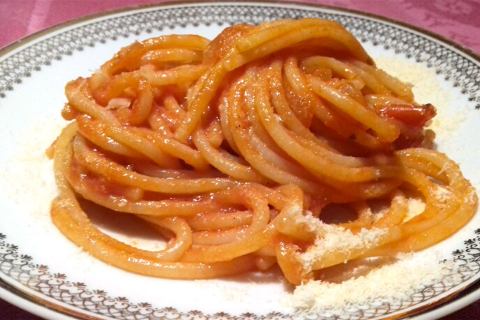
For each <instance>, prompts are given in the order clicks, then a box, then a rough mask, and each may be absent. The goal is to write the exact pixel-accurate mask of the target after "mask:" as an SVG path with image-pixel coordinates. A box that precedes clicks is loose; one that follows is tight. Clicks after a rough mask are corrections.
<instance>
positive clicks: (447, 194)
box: [433, 186, 452, 202]
mask: <svg viewBox="0 0 480 320" xmlns="http://www.w3.org/2000/svg"><path fill="white" fill-rule="evenodd" d="M433 196H434V197H435V199H437V200H438V201H440V202H447V201H448V200H449V199H450V198H451V197H452V192H451V191H450V190H448V189H447V188H444V187H440V186H437V187H436V188H435V190H434V191H433Z"/></svg>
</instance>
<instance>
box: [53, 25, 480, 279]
mask: <svg viewBox="0 0 480 320" xmlns="http://www.w3.org/2000/svg"><path fill="white" fill-rule="evenodd" d="M65 92H66V97H67V99H68V103H67V104H66V105H65V107H64V109H63V112H62V115H63V117H64V118H65V119H67V120H72V121H71V122H70V124H69V125H68V126H67V127H66V128H65V129H64V130H63V132H62V133H61V135H60V136H59V138H58V139H57V140H56V141H55V143H54V144H53V145H52V148H51V149H50V150H49V151H50V155H51V156H52V157H53V158H54V170H55V175H56V181H57V184H58V187H59V195H58V197H57V198H56V199H55V200H54V201H53V204H52V210H51V214H52V219H53V222H54V223H55V225H56V226H57V227H58V229H59V230H60V231H61V232H62V233H63V234H64V235H65V236H66V237H68V238H69V239H70V240H71V241H73V242H74V243H76V244H77V245H78V246H80V247H82V248H83V249H84V250H86V251H87V252H89V253H90V254H91V255H93V256H95V257H97V258H98V259H101V260H103V261H104V262H106V263H108V264H111V265H113V266H116V267H119V268H122V269H125V270H128V271H131V272H135V273H139V274H144V275H150V276H156V277H164V278H176V279H199V278H214V277H222V276H226V275H232V274H237V273H242V272H246V271H250V270H267V269H269V268H271V267H272V266H274V265H278V266H279V267H280V269H281V271H282V272H283V274H284V275H285V278H286V279H287V280H288V281H289V282H291V283H293V284H300V283H302V282H303V281H307V280H309V279H312V278H314V277H315V274H316V273H318V272H320V273H321V271H322V270H325V269H326V268H329V267H332V266H335V265H338V264H343V263H344V262H346V261H356V260H358V259H364V258H367V257H388V256H395V255H396V254H398V253H399V252H408V251H417V250H421V249H423V248H426V247H429V246H432V245H434V244H435V243H437V242H439V241H441V240H443V239H445V238H447V237H449V236H450V235H452V234H453V233H455V232H456V231H457V230H459V229H460V228H461V227H462V226H463V225H465V224H466V223H467V222H468V221H469V219H470V218H471V217H472V216H473V215H474V214H475V211H476V206H477V196H476V194H475V191H474V189H473V187H472V186H471V185H470V183H469V182H468V181H467V180H466V179H465V178H464V177H463V176H462V173H461V172H460V170H459V167H458V166H457V164H455V163H454V162H453V161H452V160H450V159H449V158H448V157H447V156H445V155H444V154H442V153H440V152H437V151H435V150H433V149H432V141H433V137H434V134H433V133H432V132H431V131H430V130H427V129H425V125H426V124H428V122H429V121H430V119H431V118H432V117H433V116H434V115H435V112H436V111H435V108H434V107H433V106H432V105H429V104H427V105H419V104H417V103H415V101H414V97H413V95H412V91H411V87H410V86H409V85H407V84H405V83H402V82H401V81H399V80H397V79H396V78H394V77H392V76H390V75H388V74H387V73H385V72H384V71H382V70H380V69H378V68H376V67H375V64H374V62H373V61H372V59H371V58H370V57H369V56H368V54H367V53H366V52H365V50H364V49H363V48H362V46H361V45H360V43H359V42H358V41H357V40H356V39H355V38H354V37H353V36H352V34H350V33H349V32H348V31H347V30H346V29H344V28H343V27H342V26H341V25H340V24H338V23H336V22H333V21H327V20H320V19H302V20H280V21H274V22H269V23H264V24H261V25H258V26H252V25H245V24H241V25H235V26H232V27H229V28H227V29H225V30H224V31H223V32H222V33H220V34H219V35H218V36H217V37H216V38H215V39H214V40H212V41H209V40H207V39H205V38H203V37H200V36H196V35H167V36H159V37H156V38H152V39H148V40H145V41H142V42H135V43H133V44H132V45H130V46H128V47H125V48H123V49H121V50H120V51H119V52H118V53H117V54H116V55H115V56H114V57H113V58H112V59H111V60H109V61H107V62H106V63H105V64H103V65H102V66H101V68H100V69H99V70H98V71H96V72H95V73H94V74H93V75H91V76H90V77H88V78H78V79H76V80H74V81H71V82H69V83H68V84H67V86H66V90H65ZM412 193H413V194H416V195H417V196H421V197H422V198H423V200H424V202H425V204H426V205H425V209H424V210H423V212H422V213H421V214H419V215H417V216H416V217H414V218H413V219H410V220H408V221H407V220H406V219H405V217H406V214H407V211H408V210H407V194H412ZM80 199H86V200H88V201H91V202H94V203H95V204H97V205H100V206H102V207H104V208H106V209H108V210H109V212H111V215H112V217H111V219H116V218H115V215H118V214H120V213H122V214H131V215H135V216H136V217H138V218H139V219H142V220H144V221H145V222H147V223H148V224H149V225H150V226H151V227H153V228H154V229H155V230H157V231H158V234H159V235H160V236H161V237H164V239H165V241H166V246H165V248H164V249H163V250H160V251H148V250H143V249H141V248H137V247H133V246H131V245H127V244H126V243H123V242H121V241H118V240H116V239H114V238H112V237H111V236H108V235H107V234H106V233H104V232H102V231H101V230H100V229H99V228H98V227H96V226H95V225H94V224H93V223H92V222H91V220H90V219H89V216H88V215H87V214H86V213H85V212H84V210H83V209H82V207H81V204H80V202H79V200H80ZM378 199H381V200H382V201H384V202H386V203H388V209H387V210H386V211H384V212H383V213H382V214H381V215H372V214H371V212H370V214H369V209H370V206H371V205H372V201H376V200H378ZM333 205H335V206H337V208H338V207H341V208H342V207H343V208H347V209H349V210H351V211H352V212H354V213H355V214H356V215H355V216H354V217H353V218H351V219H350V220H349V221H344V222H340V223H339V224H338V226H339V227H341V228H343V229H345V230H349V231H350V232H352V234H354V235H355V234H357V233H359V232H361V231H362V230H363V231H365V230H373V229H375V228H376V229H382V230H385V232H384V234H383V236H382V237H381V238H380V239H379V240H378V241H377V242H375V243H374V245H371V244H370V245H368V244H366V245H364V246H360V247H358V246H357V247H355V248H353V249H351V250H339V251H335V250H333V251H331V252H327V253H326V254H324V255H323V256H322V257H321V258H319V259H318V260H316V261H313V263H312V264H311V265H309V266H308V267H307V266H305V264H304V263H302V259H301V258H300V257H301V256H302V254H303V253H304V252H305V251H307V250H308V249H309V248H310V247H311V246H313V245H314V243H315V242H316V241H318V240H319V239H322V237H325V236H327V235H326V234H322V232H321V231H320V232H319V231H318V230H317V231H315V230H316V229H315V228H312V226H311V225H309V223H306V222H305V221H319V222H320V221H322V214H323V213H324V212H325V210H326V208H328V207H331V206H333ZM370 211H371V210H370Z"/></svg>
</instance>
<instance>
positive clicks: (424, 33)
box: [0, 0, 480, 319]
mask: <svg viewBox="0 0 480 320" xmlns="http://www.w3.org/2000/svg"><path fill="white" fill-rule="evenodd" d="M209 5H212V6H235V5H247V6H248V5H250V6H255V5H265V6H268V5H271V6H274V7H277V8H282V6H283V5H286V6H289V7H287V8H292V9H295V8H296V9H302V8H304V9H305V8H307V9H308V8H311V9H313V10H315V9H316V10H322V9H324V10H325V12H324V13H329V11H330V12H331V13H332V14H335V13H337V14H344V15H345V14H347V15H351V16H353V17H355V15H356V16H358V17H359V18H367V19H369V20H372V21H375V20H376V21H377V22H381V23H386V24H389V25H392V26H394V27H397V28H398V27H400V28H401V29H404V30H405V31H410V32H412V31H413V32H415V33H416V34H417V35H420V37H423V38H427V39H428V38H431V40H432V41H434V42H439V43H440V44H442V45H443V46H449V47H451V48H453V49H454V50H452V51H454V52H455V51H459V52H457V54H460V55H463V56H464V58H470V59H472V60H473V61H472V62H473V63H474V64H476V65H479V66H480V55H478V54H476V53H475V52H473V51H471V50H470V49H468V48H465V47H463V46H461V45H459V44H457V43H455V42H453V41H451V40H449V39H446V38H445V37H443V36H441V35H438V34H436V33H433V32H430V31H428V30H425V29H422V28H419V27H416V26H413V25H410V24H408V23H404V22H401V21H397V20H394V19H390V18H386V17H382V16H379V15H375V14H371V13H365V12H361V11H357V10H351V9H346V8H340V7H335V6H328V5H317V4H312V3H300V2H292V1H265V0H262V1H238V2H237V1H218V2H217V1H205V2H200V3H199V2H195V1H188V0H187V1H167V2H163V3H160V4H148V5H139V6H128V7H124V8H121V9H116V10H110V11H104V12H100V13H96V14H92V15H88V16H84V17H80V18H77V19H74V20H70V21H67V22H63V23H60V24H57V25H54V26H51V27H49V28H46V29H43V30H41V31H38V32H35V33H33V34H31V35H28V36H26V37H24V38H21V39H19V40H17V41H15V42H13V43H11V44H9V45H7V46H5V47H3V48H1V49H0V57H5V56H8V55H9V54H10V53H11V52H13V51H15V50H16V49H18V48H21V47H22V46H24V45H25V46H27V47H28V44H30V43H31V42H34V41H35V40H37V39H39V38H41V37H44V36H48V35H49V34H52V33H55V32H56V31H60V30H62V29H65V30H67V29H68V27H72V26H75V25H79V24H88V23H89V22H93V21H95V20H97V19H99V20H102V18H107V17H108V16H112V17H113V16H119V15H120V16H119V17H121V14H123V13H129V12H135V11H142V10H148V9H152V10H153V9H155V8H158V9H159V10H161V9H166V8H167V7H171V8H172V9H175V7H176V8H182V7H189V6H190V7H200V6H209ZM144 12H146V11H144ZM477 101H478V99H477ZM476 108H477V107H476ZM0 236H1V234H0ZM0 240H2V238H1V237H0ZM467 282H468V281H466V282H462V284H464V283H467ZM478 283H479V280H475V281H473V282H471V283H468V285H467V286H468V287H478V288H476V289H475V290H474V291H472V292H470V293H469V294H468V295H467V296H466V297H471V295H475V294H476V295H477V298H478V297H479V296H480V290H479V289H480V285H478ZM19 284H20V283H19ZM3 290H5V291H7V292H9V293H11V294H13V295H14V296H15V297H16V298H15V299H10V300H12V301H13V300H14V301H13V302H11V303H14V304H16V305H17V306H19V307H20V308H24V307H25V306H24V305H22V304H21V302H23V303H25V302H26V303H33V304H34V305H36V306H38V307H41V308H40V309H39V310H41V309H42V308H48V310H49V311H51V312H53V313H55V314H57V315H59V316H62V317H63V318H65V319H72V318H71V313H72V312H73V313H74V314H75V315H77V316H80V317H81V318H86V319H101V318H102V316H100V315H96V316H95V317H94V318H91V317H90V316H88V315H84V314H78V313H76V312H75V310H74V309H73V308H74V307H71V308H68V309H65V308H64V307H62V306H61V305H56V304H53V305H52V304H51V303H45V302H44V303H42V302H39V301H38V300H45V299H42V298H40V299H39V298H38V297H33V296H32V295H30V294H28V293H27V292H24V291H22V290H20V289H18V288H16V287H13V286H11V285H10V284H8V283H7V282H5V281H4V280H3V279H2V278H1V275H0V297H2V298H3V295H1V293H2V291H3ZM463 290H464V289H463ZM463 290H462V291H463ZM15 292H16V293H15ZM444 293H445V292H444ZM466 297H462V298H459V299H464V298H466ZM445 298H447V299H448V300H450V298H453V297H450V295H447V296H446V297H444V298H442V299H441V300H440V301H439V302H440V304H439V305H440V306H442V307H440V308H439V305H437V303H435V302H434V303H433V305H434V308H435V309H434V310H430V308H428V309H429V310H428V311H425V310H424V309H423V308H414V310H412V312H414V311H415V310H419V312H422V313H421V314H420V315H418V316H419V317H420V318H424V317H428V314H431V313H435V311H439V310H440V309H444V308H447V309H448V306H449V305H450V304H453V303H454V302H459V299H455V300H454V301H453V302H447V301H444V299H445ZM17 299H18V300H20V301H21V302H19V301H17ZM9 302H10V301H9ZM15 302H18V304H17V303H15ZM58 302H59V303H62V302H61V301H58ZM471 302H473V301H470V303H471ZM48 304H50V305H51V307H49V306H48ZM465 305H467V304H461V303H460V304H458V305H455V306H454V307H452V308H450V309H448V310H446V311H445V313H442V314H441V315H446V314H448V313H451V312H454V311H456V310H458V309H460V308H462V307H464V306H465ZM25 309H26V310H28V311H30V312H33V313H35V314H38V315H41V316H42V314H40V313H41V312H40V311H39V310H33V309H31V308H25ZM62 309H63V310H62ZM420 309H421V310H420ZM82 311H84V312H87V311H86V310H82ZM397 312H402V310H401V309H400V310H399V311H397ZM414 313H415V314H416V312H414ZM394 314H395V318H396V317H397V316H405V315H409V314H410V312H409V310H407V311H406V312H402V313H400V314H398V313H394ZM392 315H393V314H392ZM207 316H208V315H207ZM420 318H419V319H420Z"/></svg>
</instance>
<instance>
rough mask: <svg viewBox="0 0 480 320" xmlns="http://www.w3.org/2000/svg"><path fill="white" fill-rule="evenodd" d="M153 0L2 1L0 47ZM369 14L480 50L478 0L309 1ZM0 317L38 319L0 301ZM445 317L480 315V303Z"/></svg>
mask: <svg viewBox="0 0 480 320" xmlns="http://www.w3.org/2000/svg"><path fill="white" fill-rule="evenodd" d="M154 2H161V1H153V0H0V47H3V46H6V45H8V44H9V43H11V42H13V41H15V40H17V39H20V38H22V37H24V36H26V35H28V34H31V33H34V32H36V31H39V30H42V29H44V28H46V27H49V26H53V25H55V24H58V23H61V22H64V21H67V20H70V19H74V18H78V17H81V16H84V15H88V14H94V13H98V12H101V11H105V10H114V9H118V8H123V7H127V6H137V5H143V4H149V3H154ZM304 2H309V3H318V4H326V5H333V6H338V7H345V8H350V9H355V10H360V11H365V12H370V13H374V14H378V15H382V16H385V17H389V18H392V19H396V20H399V21H403V22H407V23H410V24H412V25H415V26H417V27H421V28H424V29H427V30H429V31H432V32H435V33H438V34H440V35H442V36H444V37H446V38H448V39H450V40H453V41H455V42H457V43H458V44H460V45H462V46H464V47H465V48H468V49H470V50H472V51H474V52H476V53H477V54H478V53H480V18H479V16H478V15H479V14H480V0H431V1H430V0H384V1H381V0H305V1H304ZM0 319H21V320H34V319H35V320H38V319H39V318H38V317H35V316H33V315H30V314H29V313H27V312H24V311H22V310H20V309H18V308H16V307H14V306H12V305H9V304H7V303H6V302H3V301H2V300H0ZM445 319H448V320H453V319H480V302H477V303H475V304H473V305H471V306H469V307H467V308H465V309H464V310H461V311H459V312H457V313H455V314H453V315H451V316H449V317H447V318H445Z"/></svg>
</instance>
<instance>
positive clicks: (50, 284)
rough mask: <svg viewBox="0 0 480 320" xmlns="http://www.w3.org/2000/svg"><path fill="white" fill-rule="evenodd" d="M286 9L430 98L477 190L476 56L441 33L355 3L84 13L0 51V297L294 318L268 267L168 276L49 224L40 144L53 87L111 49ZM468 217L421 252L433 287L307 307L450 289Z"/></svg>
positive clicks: (456, 286) (445, 144) (466, 255)
mask: <svg viewBox="0 0 480 320" xmlns="http://www.w3.org/2000/svg"><path fill="white" fill-rule="evenodd" d="M292 17H293V18H297V17H321V18H327V19H334V20H338V21H339V22H341V23H342V24H344V25H345V26H346V27H347V28H348V29H350V30H351V31H352V32H353V33H354V34H355V36H357V37H358V38H359V39H360V40H361V41H362V43H363V44H364V46H365V47H366V49H367V51H368V52H369V53H370V54H371V55H372V56H373V57H374V58H375V59H376V60H377V61H378V64H379V65H380V66H381V67H384V68H386V69H387V71H389V72H391V73H393V74H396V75H398V76H399V77H401V78H402V79H404V80H407V81H411V82H413V83H414V84H415V93H416V95H417V99H419V100H422V99H429V100H430V102H433V104H435V105H436V106H437V107H438V112H439V115H438V117H437V118H438V120H437V121H436V122H435V123H434V126H435V129H436V130H437V142H438V147H439V149H440V150H442V151H444V152H446V153H447V154H449V155H450V156H451V157H452V158H453V159H454V160H456V161H457V162H459V163H460V164H461V167H462V170H463V172H464V174H465V175H466V176H467V177H468V178H469V179H470V180H471V181H472V183H473V184H474V185H476V186H477V189H478V186H480V171H479V170H478V159H479V156H480V141H479V140H478V128H479V127H480V117H479V115H480V110H478V109H480V97H479V94H480V91H479V86H480V82H479V80H478V79H479V77H480V62H479V60H478V58H476V57H474V56H472V55H471V54H469V53H467V52H465V51H463V50H461V49H458V48H457V47H455V46H454V45H452V44H450V43H447V42H445V41H443V40H441V39H438V38H436V37H434V36H431V35H427V34H425V33H423V32H421V31H418V30H415V29H412V28H410V27H407V26H404V25H399V24H397V23H394V22H390V21H386V20H384V19H380V18H376V17H372V16H366V15H363V14H360V13H352V12H346V11H342V10H337V9H331V8H323V7H312V6H303V5H294V4H274V3H263V4H258V3H239V2H236V3H220V2H216V3H208V4H207V3H204V4H175V5H165V6H158V7H148V8H141V9H133V10H127V11H122V12H118V13H112V14H106V15H102V16H97V17H93V18H88V19H84V20H80V21H78V22H74V23H69V24H66V25H63V26H60V27H56V28H53V29H50V30H47V31H45V32H42V33H39V34H37V35H34V36H32V37H29V38H27V39H25V40H23V41H20V42H19V43H17V44H15V45H13V46H11V47H9V48H6V49H4V50H3V51H2V52H1V54H0V137H1V140H0V150H1V151H0V212H1V214H0V297H1V298H3V299H5V300H7V301H9V302H11V303H14V304H16V305H18V306H19V307H21V308H25V309H27V310H29V311H31V312H33V313H35V314H38V315H40V316H43V317H46V318H56V319H60V318H65V319H66V318H69V317H70V316H74V317H79V318H86V319H97V318H100V319H106V318H118V319H164V318H166V319H177V318H181V319H204V318H211V319H234V318H236V317H237V318H238V317H240V318H246V317H249V318H252V319H289V318H293V317H296V315H295V314H293V313H292V310H291V309H289V307H288V306H287V305H286V304H285V303H284V301H285V297H286V295H287V290H286V287H285V286H284V283H283V282H282V279H281V277H279V276H277V275H273V276H271V275H270V276H259V275H258V274H250V275H246V276H245V277H242V278H229V279H222V280H208V281H206V280H202V281H173V280H165V279H154V278H149V277H143V276H139V275H135V274H131V273H127V272H124V271H122V270H119V269H116V268H113V267H111V266H109V265H106V264H104V263H102V262H99V261H97V260H95V259H94V258H91V257H90V256H88V255H87V254H86V253H84V252H82V251H81V250H80V249H79V248H77V247H76V246H75V245H73V244H72V243H70V242H69V241H68V240H67V239H65V237H64V236H62V235H61V234H60V233H59V232H58V231H57V229H56V228H55V227H54V226H53V225H52V223H51V221H50V216H49V209H50V201H51V199H52V198H53V197H54V196H55V195H56V188H55V185H54V180H53V173H52V164H51V162H50V161H49V160H48V159H47V158H46V157H45V155H44V151H45V149H46V148H47V147H48V146H49V144H50V143H51V142H52V141H53V140H54V138H55V137H56V136H57V135H58V133H59V130H60V129H61V127H62V126H63V125H64V121H63V120H62V119H61V117H60V110H61V108H62V106H63V103H64V102H65V98H64V94H63V87H64V84H65V83H66V82H67V81H68V80H70V79H73V78H75V77H77V76H80V75H82V76H88V75H89V74H90V73H91V72H92V71H94V70H95V69H96V68H97V67H98V66H99V65H100V64H101V63H102V62H103V61H106V60H107V59H108V58H110V57H111V56H112V54H113V53H115V52H116V51H117V50H118V49H119V48H121V47H122V46H125V45H127V44H129V43H131V42H133V41H134V40H137V39H145V38H148V37H152V36H156V35H160V34H168V33H195V34H201V35H203V36H206V37H209V38H213V37H214V36H215V35H216V34H218V33H219V32H220V31H221V30H222V29H223V28H225V27H226V26H228V25H230V24H233V23H240V22H246V23H259V22H262V21H266V20H272V19H280V18H292ZM421 102H423V101H421ZM100 222H101V221H100ZM479 222H480V216H479V215H477V216H476V217H475V218H474V219H473V220H472V221H471V222H470V223H469V224H468V225H467V226H466V227H464V228H463V229H462V230H461V231H460V232H459V233H457V234H456V235H455V236H453V237H452V238H450V239H448V240H447V241H445V242H443V243H441V244H440V245H438V246H436V247H435V248H433V249H431V250H437V251H438V252H442V253H443V255H444V256H443V257H442V259H446V260H449V261H452V262H453V263H454V265H455V266H456V268H455V269H454V271H452V272H451V273H450V274H447V275H445V276H444V277H443V278H442V279H439V280H438V281H437V282H436V283H434V284H433V285H430V286H428V287H426V288H425V287H419V288H418V290H416V292H415V293H414V294H412V295H411V296H409V297H408V299H404V300H401V301H396V302H395V303H389V304H380V305H378V304H374V303H366V304H362V305H353V306H349V307H348V308H345V310H343V311H342V312H341V314H339V315H337V317H336V316H335V315H328V314H318V315H317V316H318V318H321V319H370V318H385V317H393V316H400V315H407V314H413V313H416V314H418V313H420V312H424V310H426V309H428V308H431V307H432V306H434V305H438V304H440V303H441V302H443V301H445V300H447V299H449V298H450V297H451V296H452V295H453V294H456V293H458V292H460V291H461V290H463V289H464V288H466V287H468V286H470V285H471V284H473V283H474V282H475V281H476V280H478V279H479V278H480V229H478V226H479ZM127 223H128V222H127ZM114 231H115V230H110V232H114ZM145 237H146V236H145V235H144V234H143V233H141V232H138V231H135V230H134V229H133V230H132V231H131V234H130V236H129V237H128V238H124V240H125V241H127V242H130V243H131V242H134V241H137V242H139V241H143V242H145V240H148V239H145ZM150 240H151V239H150ZM146 243H147V244H148V243H150V244H152V243H153V244H155V242H154V241H153V242H152V241H146ZM478 297H480V291H473V293H470V294H468V295H466V296H464V297H462V298H460V299H457V300H456V301H455V302H453V303H450V304H448V305H446V306H443V307H442V308H439V309H437V310H435V311H430V312H428V313H425V312H424V313H423V315H421V316H418V319H426V318H431V317H439V316H442V315H445V314H447V313H450V312H453V311H454V310H456V309H458V308H461V307H463V306H465V305H466V304H468V303H471V302H473V301H474V300H475V299H477V298H478Z"/></svg>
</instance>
